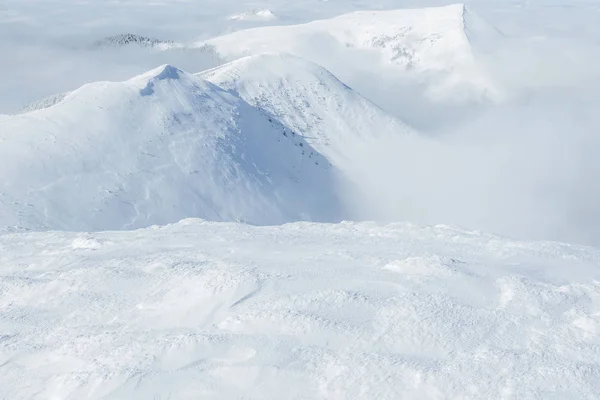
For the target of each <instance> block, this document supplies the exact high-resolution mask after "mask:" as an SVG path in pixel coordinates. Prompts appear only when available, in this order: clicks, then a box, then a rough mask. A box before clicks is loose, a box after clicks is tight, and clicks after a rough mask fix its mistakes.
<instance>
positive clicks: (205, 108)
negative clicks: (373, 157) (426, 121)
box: [0, 65, 339, 230]
mask: <svg viewBox="0 0 600 400" xmlns="http://www.w3.org/2000/svg"><path fill="white" fill-rule="evenodd" d="M59 100H61V99H59V98H57V99H56V102H55V103H56V104H54V105H52V104H49V106H48V107H46V108H43V107H40V108H42V109H40V110H37V111H34V112H30V113H26V114H21V115H15V116H4V117H3V118H2V119H0V143H1V146H0V181H1V182H2V187H1V188H0V228H2V229H6V227H9V228H10V229H17V230H18V229H66V230H100V229H126V228H136V227H144V226H149V225H152V224H159V223H169V222H175V221H178V220H179V219H181V218H185V217H191V216H196V217H202V218H205V219H210V220H217V221H222V220H226V221H232V220H242V221H246V222H249V223H254V224H273V223H281V222H286V221H294V220H318V221H323V220H326V221H330V220H335V219H336V218H337V215H338V213H339V209H338V205H337V199H336V197H335V195H334V187H335V181H334V172H335V170H334V168H332V167H331V165H330V163H329V162H328V161H327V159H325V158H324V157H323V156H322V155H321V154H319V153H318V152H317V151H316V150H314V149H313V148H312V147H311V146H310V144H308V143H307V142H306V141H305V140H304V139H303V138H302V137H301V136H299V135H292V133H291V132H289V130H288V129H287V128H286V127H285V126H283V125H282V124H281V123H279V122H278V121H276V120H274V119H273V118H271V117H269V116H267V115H265V114H264V112H262V111H261V110H258V109H256V108H254V107H252V106H251V105H249V104H248V103H246V102H245V101H244V100H242V99H240V98H239V97H236V96H234V95H232V94H231V93H228V92H225V91H224V90H222V89H220V88H219V87H217V86H215V85H213V84H211V83H209V82H206V81H205V80H203V79H201V78H199V77H195V76H193V75H190V74H187V73H185V72H183V71H181V70H178V69H177V68H175V67H173V66H169V65H167V66H163V67H160V68H158V69H156V70H153V71H151V72H149V73H147V74H144V75H142V76H139V77H136V78H133V79H131V80H129V81H126V82H120V83H110V82H104V83H94V84H89V85H85V86H83V87H82V88H80V89H78V90H76V91H73V92H71V93H69V94H67V95H66V96H64V98H62V101H59ZM44 106H45V105H44Z"/></svg>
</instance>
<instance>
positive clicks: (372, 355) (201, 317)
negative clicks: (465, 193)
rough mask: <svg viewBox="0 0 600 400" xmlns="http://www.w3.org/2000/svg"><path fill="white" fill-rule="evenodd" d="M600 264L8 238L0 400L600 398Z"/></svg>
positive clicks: (558, 252) (382, 234)
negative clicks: (599, 267) (599, 394)
mask: <svg viewBox="0 0 600 400" xmlns="http://www.w3.org/2000/svg"><path fill="white" fill-rule="evenodd" d="M599 263H600V252H599V251H598V250H594V249H589V248H582V247H576V246H568V245H560V244H552V243H528V242H515V241H511V240H506V239H502V238H499V237H495V236H491V235H485V234H479V233H476V232H465V231H460V230H457V229H453V228H450V227H447V226H436V227H423V226H415V225H410V224H391V225H376V224H372V223H342V224H329V225H325V224H324V225H320V224H311V223H294V224H289V225H283V226H274V227H253V226H249V225H244V224H234V223H213V222H206V221H201V220H184V221H182V222H180V223H178V224H174V225H170V226H166V227H154V228H149V229H146V230H138V231H131V232H104V233H88V234H81V233H59V232H53V233H22V234H8V235H4V236H0V265H1V266H2V268H1V269H0V398H6V399H11V400H20V399H106V400H108V399H123V400H124V399H171V400H181V399H198V398H202V399H219V400H227V399H241V398H244V399H257V400H258V399H279V398H282V396H283V397H284V398H286V399H290V400H293V399H334V398H335V399H361V400H362V399H382V400H385V399H390V400H391V399H408V398H410V399H442V398H465V399H490V398H505V399H593V398H597V395H598V393H600V362H599V360H600V283H599V282H600V270H599V269H598V265H599Z"/></svg>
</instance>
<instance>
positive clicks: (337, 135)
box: [199, 53, 412, 170]
mask: <svg viewBox="0 0 600 400" xmlns="http://www.w3.org/2000/svg"><path fill="white" fill-rule="evenodd" d="M199 75H200V76H201V77H203V78H204V79H206V80H208V81H210V82H213V83H214V84H216V85H218V86H219V87H221V88H223V89H224V90H228V91H233V93H235V94H236V95H239V96H240V97H241V98H243V99H244V100H245V101H247V102H248V103H250V104H252V105H253V106H255V107H258V108H259V109H261V110H264V111H265V112H266V113H268V115H270V116H272V117H273V118H276V119H277V120H279V121H281V122H282V123H283V124H284V125H285V126H286V127H288V129H290V130H291V131H293V132H295V133H297V134H299V135H301V136H302V137H304V138H305V139H306V140H307V141H308V142H309V143H310V144H311V145H312V146H313V147H314V148H315V149H316V150H317V151H319V152H320V153H322V154H324V155H325V156H327V157H328V159H330V160H331V161H332V162H333V163H334V164H335V165H336V166H338V167H339V168H340V169H342V170H344V169H345V167H347V166H348V164H350V163H351V162H352V152H353V151H359V150H360V149H361V148H362V147H363V146H364V145H365V144H366V143H368V142H369V141H373V140H377V139H381V138H382V137H385V136H395V135H405V134H411V132H412V131H411V129H410V128H409V127H408V126H406V125H405V124H404V123H402V122H401V121H399V120H397V119H395V118H393V117H391V116H390V115H388V114H387V113H385V112H384V111H383V110H381V109H380V108H379V107H378V106H376V105H375V104H373V103H371V102H370V101H369V100H367V99H366V98H364V97H362V96H361V95H360V94H358V93H356V92H355V91H354V90H352V89H351V88H350V87H348V86H347V85H345V84H344V83H342V82H341V81H339V80H338V79H337V78H336V77H335V76H334V75H333V74H332V73H331V72H329V71H328V70H326V69H325V68H323V67H321V66H319V65H317V64H315V63H312V62H310V61H306V60H304V59H302V58H299V57H296V56H292V55H290V54H285V53H265V54H259V55H256V56H250V57H245V58H242V59H239V60H236V61H233V62H231V63H229V64H226V65H223V66H221V67H217V68H214V69H212V70H209V71H205V72H202V73H200V74H199Z"/></svg>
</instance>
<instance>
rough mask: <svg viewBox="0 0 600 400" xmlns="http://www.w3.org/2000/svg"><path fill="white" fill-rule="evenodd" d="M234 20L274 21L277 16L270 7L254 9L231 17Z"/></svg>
mask: <svg viewBox="0 0 600 400" xmlns="http://www.w3.org/2000/svg"><path fill="white" fill-rule="evenodd" d="M229 19H230V20H233V21H273V20H275V19H277V16H276V15H275V14H274V13H273V11H271V10H269V9H268V8H265V9H259V10H252V11H248V12H244V13H241V14H235V15H232V16H231V17H229Z"/></svg>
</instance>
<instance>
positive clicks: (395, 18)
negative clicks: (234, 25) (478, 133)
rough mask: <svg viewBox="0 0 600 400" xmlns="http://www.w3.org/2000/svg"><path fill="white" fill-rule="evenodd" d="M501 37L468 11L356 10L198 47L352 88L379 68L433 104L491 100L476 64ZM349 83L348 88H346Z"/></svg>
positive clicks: (456, 7)
mask: <svg viewBox="0 0 600 400" xmlns="http://www.w3.org/2000/svg"><path fill="white" fill-rule="evenodd" d="M499 35H500V34H499V32H498V31H497V30H495V29H494V28H493V27H491V26H488V25H487V24H486V23H485V22H484V21H482V20H481V19H480V18H478V17H477V16H476V15H474V14H473V13H471V12H469V11H468V10H467V8H466V7H465V5H463V4H455V5H450V6H444V7H430V8H420V9H403V10H394V11H360V12H354V13H350V14H346V15H342V16H339V17H336V18H333V19H328V20H320V21H315V22H310V23H307V24H302V25H294V26H277V27H261V28H255V29H249V30H243V31H238V32H234V33H232V34H228V35H225V36H221V37H217V38H213V39H210V40H208V41H202V42H200V43H198V45H199V46H204V45H207V44H208V45H212V46H214V47H215V49H216V50H217V51H218V52H219V53H220V55H221V56H223V57H224V58H226V59H236V58H240V57H243V56H247V55H252V54H258V53H263V52H267V51H282V52H289V53H292V54H294V55H298V56H300V57H303V58H306V59H309V60H311V61H314V62H316V63H318V64H320V65H322V66H324V67H325V68H327V69H329V70H330V71H332V72H333V73H334V74H335V75H336V76H338V77H341V78H342V80H343V81H345V82H351V81H349V79H350V78H351V76H350V75H351V72H349V71H352V70H353V69H354V70H368V71H371V72H372V73H374V74H376V73H378V72H380V71H379V70H381V69H383V70H386V71H395V73H398V74H402V75H403V76H407V77H410V78H411V79H418V80H420V81H422V82H423V83H424V84H426V85H427V87H428V90H429V94H430V95H431V96H432V97H435V98H439V99H443V98H445V97H455V96H457V95H459V94H460V95H464V96H467V97H468V96H471V97H472V96H475V97H478V96H482V95H488V96H489V95H492V94H493V90H494V89H493V85H492V83H491V82H490V81H489V80H488V79H487V78H486V76H485V73H484V71H483V70H482V69H481V67H480V65H479V64H478V63H477V62H476V60H475V56H474V51H473V50H474V49H473V47H472V46H471V42H473V41H476V42H478V43H479V45H480V46H478V47H479V48H481V47H482V46H483V45H484V44H485V43H486V42H487V41H488V39H489V38H492V37H493V38H497V37H498V36H499ZM351 83H352V82H351Z"/></svg>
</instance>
